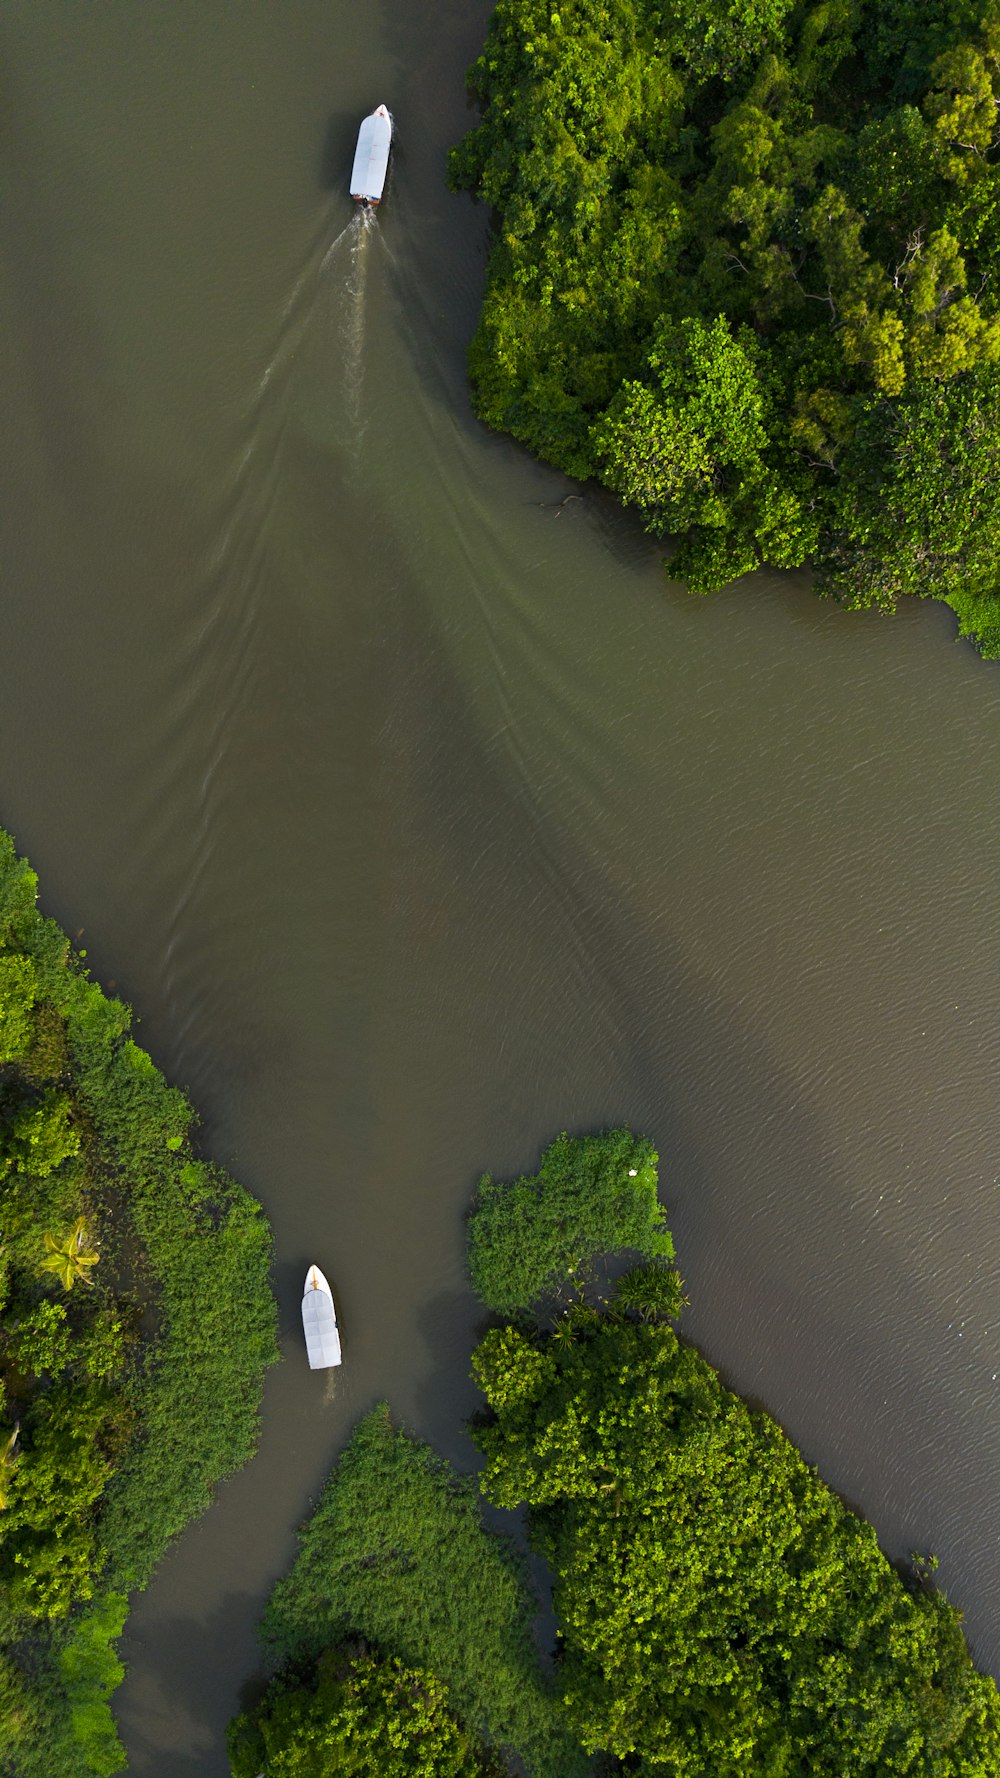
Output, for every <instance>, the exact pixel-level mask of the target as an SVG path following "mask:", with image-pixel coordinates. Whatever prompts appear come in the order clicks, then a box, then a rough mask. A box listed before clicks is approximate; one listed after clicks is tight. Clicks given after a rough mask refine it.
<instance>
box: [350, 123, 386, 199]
mask: <svg viewBox="0 0 1000 1778" xmlns="http://www.w3.org/2000/svg"><path fill="white" fill-rule="evenodd" d="M391 141H392V118H391V117H390V116H389V112H388V110H387V108H386V106H385V105H379V106H378V107H377V108H376V110H374V111H373V112H372V114H371V116H370V117H366V118H365V119H364V120H363V122H362V125H361V128H360V130H359V131H358V146H357V148H356V149H355V151H354V165H353V167H352V168H351V196H352V198H354V200H355V202H356V203H359V204H377V203H379V202H380V201H381V197H382V189H383V187H384V185H385V175H386V170H387V168H388V166H389V144H390V142H391Z"/></svg>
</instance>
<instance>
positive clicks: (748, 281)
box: [451, 0, 1000, 656]
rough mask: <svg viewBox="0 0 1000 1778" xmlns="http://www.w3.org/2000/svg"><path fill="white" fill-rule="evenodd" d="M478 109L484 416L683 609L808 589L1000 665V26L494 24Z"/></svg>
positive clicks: (469, 149)
mask: <svg viewBox="0 0 1000 1778" xmlns="http://www.w3.org/2000/svg"><path fill="white" fill-rule="evenodd" d="M471 83H472V86H473V90H474V91H475V93H476V94H477V96H478V98H479V99H480V101H481V103H482V107H483V120H482V123H481V124H480V126H479V128H478V129H476V130H474V131H473V132H472V133H471V134H470V135H469V136H467V137H466V139H465V141H464V142H463V143H462V144H461V145H460V147H458V148H457V149H456V150H455V151H454V152H453V155H452V163H451V176H452V181H453V183H454V184H455V185H456V186H457V187H459V188H465V189H468V190H470V191H472V192H475V193H476V194H478V195H479V196H480V197H481V198H482V199H483V200H484V201H485V202H486V203H488V204H489V205H491V206H492V207H493V209H494V210H495V211H496V213H497V217H498V227H497V232H496V239H495V243H494V246H493V249H492V254H491V258H490V266H489V278H488V288H487V292H486V298H485V303H484V308H483V314H482V319H481V323H480V327H479V330H478V332H477V334H476V337H475V340H474V342H473V345H472V349H471V356H470V367H471V374H472V379H473V384H474V389H475V397H476V403H477V407H478V411H479V413H480V414H481V416H482V417H483V419H484V420H486V421H487V422H488V423H489V424H490V425H491V426H494V427H497V428H498V429H501V430H504V431H508V432H510V433H512V434H513V436H514V437H515V438H517V439H519V440H521V441H522V442H523V443H524V444H526V445H527V446H528V447H529V448H530V449H531V450H533V451H535V452H537V454H538V455H539V456H541V457H543V458H545V459H546V460H547V461H549V462H550V463H553V464H556V465H557V466H558V467H559V468H561V469H563V470H565V471H566V472H567V473H568V474H570V475H573V476H579V477H587V476H596V477H598V478H599V479H600V480H601V481H603V482H604V483H605V484H606V485H607V486H608V487H609V488H611V489H613V490H614V492H615V493H616V494H618V495H619V496H620V497H621V499H622V500H624V501H626V502H628V503H629V504H631V505H633V506H634V507H635V508H636V509H637V510H638V512H639V513H640V515H641V517H642V519H643V521H644V523H645V524H646V525H647V526H648V527H649V529H650V530H652V531H653V532H655V533H656V534H657V535H664V534H666V533H671V534H676V535H679V536H680V537H681V539H682V542H681V546H680V549H679V551H678V553H677V555H676V556H675V558H674V562H673V569H674V572H676V573H677V574H678V575H680V576H681V578H683V579H685V580H686V581H687V582H688V584H689V585H690V586H691V587H692V588H693V589H694V590H696V591H701V592H707V591H710V590H712V589H714V588H717V587H721V586H723V585H725V584H726V583H728V582H730V581H732V580H734V579H735V578H736V577H737V576H739V575H742V574H744V573H746V572H747V571H748V570H750V569H753V568H755V567H757V566H759V565H761V564H763V563H770V564H772V565H774V566H776V567H796V566H798V565H800V564H802V563H811V564H812V565H813V566H814V568H815V570H816V581H817V586H818V588H819V590H821V591H822V592H826V593H831V594H833V595H834V596H835V597H837V598H838V599H840V600H841V601H843V602H844V603H845V604H847V605H851V606H876V607H879V608H881V609H883V610H891V609H893V607H894V606H895V604H896V601H897V600H898V598H899V597H900V596H901V595H902V594H907V593H912V594H917V595H919V596H932V597H937V598H941V599H944V600H946V601H947V603H948V604H950V605H951V606H952V608H953V609H954V610H955V612H956V613H957V616H958V622H959V628H960V630H961V631H962V632H963V633H966V634H969V635H970V636H972V637H973V638H974V639H975V641H976V643H977V645H978V646H979V648H980V649H981V651H982V652H983V653H984V654H987V655H994V656H996V655H1000V582H998V573H997V560H998V556H1000V285H998V278H1000V158H998V144H1000V125H998V116H1000V0H730V3H729V4H710V3H708V0H685V4H683V5H680V4H676V3H670V4H664V3H663V0H499V4H498V5H497V7H496V10H495V12H494V15H493V19H492V23H491V26H490V30H489V35H488V38H487V42H486V46H485V48H484V51H483V54H482V55H481V57H480V58H479V60H478V61H477V62H476V63H475V64H474V66H473V69H472V72H471Z"/></svg>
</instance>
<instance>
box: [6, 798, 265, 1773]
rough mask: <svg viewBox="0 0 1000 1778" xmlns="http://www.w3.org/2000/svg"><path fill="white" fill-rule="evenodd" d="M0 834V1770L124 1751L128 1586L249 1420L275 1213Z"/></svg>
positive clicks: (242, 1446) (261, 1363)
mask: <svg viewBox="0 0 1000 1778" xmlns="http://www.w3.org/2000/svg"><path fill="white" fill-rule="evenodd" d="M36 896H37V881H36V878H35V876H34V873H33V872H32V871H31V870H30V868H29V866H28V865H27V863H26V862H25V861H24V860H23V859H20V858H18V856H17V854H16V851H15V847H14V844H13V841H12V840H11V839H10V837H9V835H7V834H3V833H0V1643H2V1653H0V1772H2V1773H3V1774H5V1778H66V1775H67V1774H68V1773H73V1774H74V1778H76V1775H77V1774H79V1775H80V1778H86V1774H88V1773H94V1774H98V1775H105V1774H111V1773H113V1772H117V1771H120V1770H121V1769H122V1767H123V1766H124V1756H123V1753H122V1748H121V1745H120V1743H119V1740H118V1737H117V1733H116V1731H115V1726H114V1720H113V1717H112V1713H111V1709H110V1706H109V1704H108V1701H107V1700H108V1698H109V1696H110V1693H111V1692H112V1691H113V1689H114V1687H115V1686H116V1685H117V1684H118V1683H119V1681H120V1679H121V1677H122V1673H123V1669H122V1666H121V1663H120V1661H119V1660H118V1658H117V1656H116V1654H115V1652H114V1643H115V1641H116V1640H117V1638H118V1637H119V1636H120V1634H121V1631H122V1626H123V1623H124V1619H125V1612H126V1607H127V1595H128V1593H129V1592H130V1591H131V1590H132V1589H134V1588H140V1587H144V1586H145V1585H146V1583H147V1581H148V1580H149V1578H150V1575H151V1574H152V1571H153V1569H154V1567H155V1565H156V1563H157V1562H158V1561H159V1559H160V1557H161V1556H162V1554H163V1552H164V1550H165V1549H166V1548H167V1546H168V1544H169V1543H170V1542H171V1540H172V1539H173V1538H174V1537H176V1535H177V1534H178V1532H179V1531H181V1530H182V1529H183V1527H184V1526H185V1525H186V1524H187V1523H188V1522H189V1521H190V1520H191V1519H192V1518H193V1517H194V1516H195V1515H196V1514H198V1513H200V1512H202V1511H203V1510H204V1508H205V1507H206V1506H207V1505H208V1504H209V1502H210V1500H211V1497H212V1490H213V1488H214V1485H215V1484H216V1482H218V1481H219V1480H220V1478H221V1477H222V1476H225V1475H227V1474H229V1473H230V1472H231V1471H232V1470H234V1469H236V1468H237V1467H239V1465H241V1464H243V1463H245V1462H246V1461H247V1459H248V1457H249V1456H250V1455H251V1453H252V1451H253V1448H254V1445H255V1443H256V1436H257V1425H258V1409H259V1402H260V1394H261V1385H262V1381H263V1373H264V1370H265V1367H266V1366H267V1365H268V1364H269V1363H271V1362H272V1361H273V1360H274V1358H275V1357H276V1356H277V1353H276V1346H275V1325H276V1317H275V1305H274V1300H273V1298H272V1295H271V1291H270V1287H269V1284H268V1275H267V1274H268V1263H269V1255H270V1235H269V1230H268V1227H267V1223H266V1221H265V1219H264V1217H263V1216H262V1214H261V1213H260V1210H259V1208H258V1206H257V1204H256V1203H255V1201H254V1200H253V1199H252V1198H251V1197H250V1196H249V1195H248V1193H247V1192H245V1191H244V1190H243V1189H242V1188H241V1187H240V1186H238V1185H237V1184H236V1182H235V1181H234V1180H232V1179H231V1178H229V1176H228V1175H227V1174H226V1173H224V1172H223V1171H222V1170H221V1169H220V1168H218V1167H215V1166H213V1165H212V1164H211V1163H210V1162H208V1161H205V1160H203V1159H200V1158H198V1157H197V1155H196V1154H195V1151H194V1149H193V1148H192V1131H193V1128H194V1125H195V1115H194V1112H193V1110H192V1108H191V1106H190V1104H189V1103H188V1101H187V1099H186V1098H185V1097H184V1095H183V1093H181V1092H179V1091H178V1090H177V1089H176V1088H173V1087H169V1086H168V1085H167V1083H166V1081H165V1080H164V1079H163V1076H162V1075H161V1074H160V1072H159V1070H158V1069H157V1068H156V1067H155V1066H154V1064H153V1062H152V1060H151V1059H150V1057H149V1056H148V1055H147V1053H146V1051H145V1050H143V1049H141V1048H140V1047H139V1045H138V1044H137V1043H135V1042H134V1040H133V1039H132V1037H131V1036H130V1034H129V1030H130V1022H131V1015H130V1012H129V1009H128V1007H126V1006H124V1005H123V1004H122V1003H121V1002H120V1001H118V1000H113V999H109V998H108V997H107V996H106V995H105V994H104V993H102V991H101V989H100V988H99V987H98V986H97V984H96V983H95V982H94V981H92V980H91V979H90V977H89V975H88V972H87V969H86V966H85V963H84V961H83V953H80V954H79V955H77V954H75V953H74V952H73V951H72V949H71V947H70V945H69V942H68V940H67V938H66V936H65V935H64V933H62V932H61V931H60V929H59V927H58V926H57V925H56V924H55V922H54V921H53V920H50V919H45V918H43V916H42V915H41V913H40V912H39V911H38V908H37V906H36Z"/></svg>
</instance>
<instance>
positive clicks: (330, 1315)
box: [302, 1266, 341, 1371]
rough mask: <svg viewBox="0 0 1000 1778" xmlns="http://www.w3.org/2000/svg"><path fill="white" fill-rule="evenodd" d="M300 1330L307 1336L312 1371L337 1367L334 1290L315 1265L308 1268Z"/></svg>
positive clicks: (338, 1359) (338, 1356) (337, 1350)
mask: <svg viewBox="0 0 1000 1778" xmlns="http://www.w3.org/2000/svg"><path fill="white" fill-rule="evenodd" d="M302 1331H303V1333H304V1334H305V1336H306V1353H307V1356H308V1358H309V1369H310V1370H311V1371H325V1370H329V1369H330V1367H331V1366H332V1365H335V1364H340V1362H341V1357H340V1333H339V1331H338V1328H337V1315H336V1311H335V1309H334V1307H333V1291H332V1290H331V1289H330V1286H329V1284H328V1283H327V1281H326V1279H325V1278H324V1276H323V1274H322V1272H321V1271H320V1269H319V1267H318V1266H310V1267H309V1270H308V1272H307V1273H306V1287H305V1293H304V1295H303V1297H302Z"/></svg>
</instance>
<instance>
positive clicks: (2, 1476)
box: [0, 1426, 20, 1512]
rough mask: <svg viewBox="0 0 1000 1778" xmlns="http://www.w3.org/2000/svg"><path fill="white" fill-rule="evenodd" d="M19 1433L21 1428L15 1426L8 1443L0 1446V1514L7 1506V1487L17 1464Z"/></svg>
mask: <svg viewBox="0 0 1000 1778" xmlns="http://www.w3.org/2000/svg"><path fill="white" fill-rule="evenodd" d="M19 1431H20V1427H19V1426H15V1428H14V1430H13V1432H12V1433H11V1435H10V1437H9V1438H8V1439H7V1441H6V1443H4V1444H2V1445H0V1512H2V1511H3V1509H4V1507H5V1506H6V1505H7V1487H8V1484H9V1482H10V1472H11V1470H12V1469H13V1467H14V1465H15V1463H16V1462H17V1451H16V1449H15V1447H16V1445H17V1435H18V1433H19Z"/></svg>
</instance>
